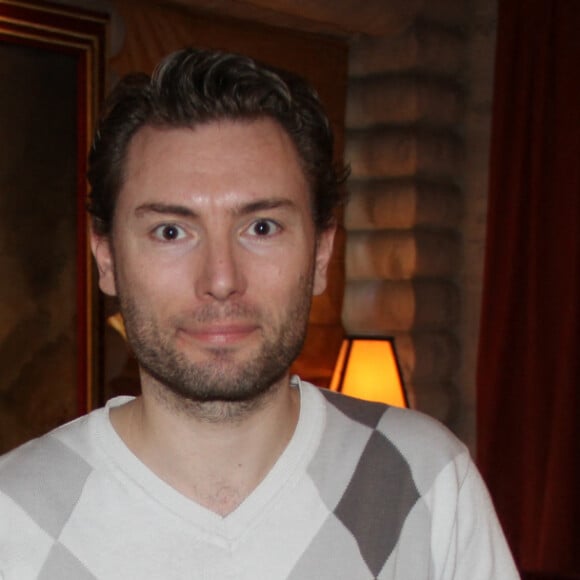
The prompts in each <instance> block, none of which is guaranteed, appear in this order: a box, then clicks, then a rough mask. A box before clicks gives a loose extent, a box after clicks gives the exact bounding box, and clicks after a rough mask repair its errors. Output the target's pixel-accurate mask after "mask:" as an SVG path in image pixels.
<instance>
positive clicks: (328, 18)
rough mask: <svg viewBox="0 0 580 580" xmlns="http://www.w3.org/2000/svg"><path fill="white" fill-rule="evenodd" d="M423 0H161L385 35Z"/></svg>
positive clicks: (320, 28) (311, 28)
mask: <svg viewBox="0 0 580 580" xmlns="http://www.w3.org/2000/svg"><path fill="white" fill-rule="evenodd" d="M423 1H424V0H161V1H160V2H159V3H164V4H179V5H181V6H185V7H188V8H190V9H195V10H196V11H203V12H209V13H212V14H218V15H221V16H228V17H233V18H241V19H247V20H252V21H256V22H262V23H265V24H271V25H275V26H283V27H285V28H292V29H295V30H303V31H306V32H316V33H321V34H330V35H334V36H342V37H353V36H359V35H370V36H384V35H388V34H392V33H394V32H396V31H398V30H400V29H401V28H403V27H405V26H406V25H407V24H408V22H409V21H410V19H411V18H412V16H413V15H414V14H416V12H417V10H418V8H419V5H420V4H422V3H423Z"/></svg>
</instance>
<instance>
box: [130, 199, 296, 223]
mask: <svg viewBox="0 0 580 580" xmlns="http://www.w3.org/2000/svg"><path fill="white" fill-rule="evenodd" d="M295 207H296V204H295V203H294V202H293V201H292V200H290V199H286V198H271V199H259V200H256V201H252V202H249V203H245V204H241V205H239V206H236V207H234V208H233V209H232V211H231V213H232V214H234V215H241V216H243V215H248V214H252V213H256V212H259V211H263V210H268V209H278V208H288V209H294V208H295ZM148 213H156V214H162V215H177V216H181V217H186V218H197V217H199V214H198V213H197V212H195V211H193V210H192V209H190V208H189V207H187V206H184V205H176V204H170V203H160V202H151V203H144V204H141V205H140V206H138V207H137V208H136V209H135V215H136V216H137V217H142V216H143V215H144V214H148Z"/></svg>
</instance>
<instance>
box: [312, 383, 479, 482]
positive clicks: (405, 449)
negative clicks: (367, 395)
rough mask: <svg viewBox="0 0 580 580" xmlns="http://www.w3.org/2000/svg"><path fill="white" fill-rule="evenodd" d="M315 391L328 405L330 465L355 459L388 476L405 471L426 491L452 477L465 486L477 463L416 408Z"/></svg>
mask: <svg viewBox="0 0 580 580" xmlns="http://www.w3.org/2000/svg"><path fill="white" fill-rule="evenodd" d="M313 388H315V387H313ZM316 390H317V391H318V392H319V393H320V394H319V395H318V396H319V397H320V398H321V399H323V401H324V406H325V409H326V412H325V428H324V433H323V435H322V442H321V450H322V455H323V456H324V457H325V458H326V459H325V462H329V468H330V467H331V465H330V464H334V465H336V464H337V463H339V462H342V463H344V462H350V463H352V465H353V469H354V466H355V465H358V467H362V466H363V465H367V466H368V470H369V471H372V472H373V473H374V474H375V476H377V475H378V472H383V473H382V474H383V476H384V478H387V479H388V478H389V477H391V476H392V474H393V473H397V474H399V475H401V476H403V474H404V477H406V478H408V479H409V480H410V481H413V485H415V486H417V488H419V490H420V492H421V493H426V492H427V490H428V489H431V488H432V486H433V485H436V484H437V482H439V483H441V482H442V481H448V480H449V479H450V480H451V481H453V482H454V485H453V487H455V488H456V489H458V488H459V487H460V486H461V485H462V481H463V480H464V479H465V477H466V476H467V474H468V472H469V471H470V469H471V467H472V461H471V458H470V455H469V451H468V450H467V448H466V446H465V445H464V444H463V443H462V442H461V441H459V439H457V437H456V436H455V435H454V434H453V433H451V431H450V430H449V429H447V427H445V426H444V425H442V424H441V423H440V422H439V421H437V420H435V419H433V418H432V417H429V416H427V415H425V414H423V413H420V412H418V411H414V410H411V409H400V408H398V407H390V406H388V405H383V404H380V403H371V402H368V401H361V400H359V399H354V398H352V397H347V396H344V395H341V394H339V393H335V392H332V391H329V390H327V389H318V388H316ZM320 455H321V454H319V457H320ZM331 458H332V459H331ZM379 466H380V468H379ZM333 468H334V467H333ZM389 474H390V475H389ZM373 477H374V476H373Z"/></svg>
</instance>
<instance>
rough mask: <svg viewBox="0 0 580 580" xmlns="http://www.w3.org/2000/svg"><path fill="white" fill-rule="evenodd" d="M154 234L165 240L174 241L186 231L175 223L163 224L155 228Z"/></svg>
mask: <svg viewBox="0 0 580 580" xmlns="http://www.w3.org/2000/svg"><path fill="white" fill-rule="evenodd" d="M153 235H154V236H155V237H156V238H158V239H160V240H162V241H164V242H173V241H175V240H179V239H181V238H183V237H184V236H185V232H184V230H183V228H181V227H180V226H177V225H175V224H162V225H160V226H157V227H156V228H155V229H154V230H153Z"/></svg>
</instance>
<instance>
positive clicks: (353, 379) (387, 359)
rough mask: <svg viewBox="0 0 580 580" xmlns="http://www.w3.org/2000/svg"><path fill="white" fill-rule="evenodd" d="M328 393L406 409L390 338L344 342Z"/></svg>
mask: <svg viewBox="0 0 580 580" xmlns="http://www.w3.org/2000/svg"><path fill="white" fill-rule="evenodd" d="M330 389H331V390H333V391H339V392H341V393H344V394H345V395H349V396H351V397H356V398H358V399H365V400H367V401H375V402H379V403H386V404H388V405H393V406H395V407H408V406H409V405H408V402H407V396H406V394H405V389H404V387H403V381H402V378H401V372H400V370H399V364H398V361H397V356H396V353H395V348H394V341H393V338H392V337H347V338H345V339H344V340H343V342H342V346H341V349H340V353H339V355H338V360H337V363H336V367H335V369H334V373H333V375H332V380H331V383H330Z"/></svg>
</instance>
